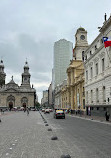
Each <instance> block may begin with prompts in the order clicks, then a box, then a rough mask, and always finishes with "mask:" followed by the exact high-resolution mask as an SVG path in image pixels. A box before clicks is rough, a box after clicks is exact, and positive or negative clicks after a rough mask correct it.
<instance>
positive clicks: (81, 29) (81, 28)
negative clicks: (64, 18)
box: [77, 27, 85, 31]
mask: <svg viewBox="0 0 111 158" xmlns="http://www.w3.org/2000/svg"><path fill="white" fill-rule="evenodd" d="M77 31H85V29H84V28H83V27H80V28H78V29H77Z"/></svg>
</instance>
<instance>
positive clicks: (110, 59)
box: [105, 48, 111, 63]
mask: <svg viewBox="0 0 111 158" xmlns="http://www.w3.org/2000/svg"><path fill="white" fill-rule="evenodd" d="M105 50H106V52H107V54H108V51H107V49H106V48H105ZM108 58H109V61H110V63H111V58H110V56H109V54H108Z"/></svg>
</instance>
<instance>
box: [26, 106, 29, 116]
mask: <svg viewBox="0 0 111 158" xmlns="http://www.w3.org/2000/svg"><path fill="white" fill-rule="evenodd" d="M26 111H27V116H28V115H29V108H28V107H27V109H26Z"/></svg>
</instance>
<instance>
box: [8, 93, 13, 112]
mask: <svg viewBox="0 0 111 158" xmlns="http://www.w3.org/2000/svg"><path fill="white" fill-rule="evenodd" d="M14 104H15V97H14V96H12V95H10V96H8V97H7V105H8V107H9V110H10V111H11V110H12V108H13V107H14Z"/></svg>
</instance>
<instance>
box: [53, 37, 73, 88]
mask: <svg viewBox="0 0 111 158" xmlns="http://www.w3.org/2000/svg"><path fill="white" fill-rule="evenodd" d="M72 55H73V44H72V43H71V42H70V41H67V40H65V39H60V40H59V41H57V42H55V43H54V56H53V84H54V89H55V87H56V86H57V85H58V84H61V83H62V82H63V81H64V80H65V79H66V78H67V74H66V70H67V67H68V65H69V63H70V60H71V59H72Z"/></svg>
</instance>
